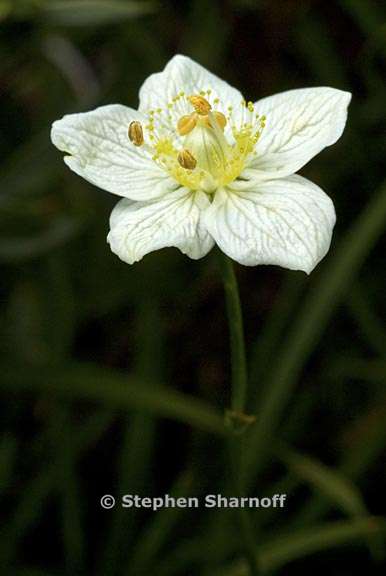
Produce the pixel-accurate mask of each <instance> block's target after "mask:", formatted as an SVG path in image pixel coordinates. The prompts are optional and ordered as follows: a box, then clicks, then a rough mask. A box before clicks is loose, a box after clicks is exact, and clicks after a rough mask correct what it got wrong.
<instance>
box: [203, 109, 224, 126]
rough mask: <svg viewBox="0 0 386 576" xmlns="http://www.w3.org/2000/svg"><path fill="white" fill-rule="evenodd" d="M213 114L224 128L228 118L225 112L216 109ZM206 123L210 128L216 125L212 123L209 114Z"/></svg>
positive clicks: (218, 123)
mask: <svg viewBox="0 0 386 576" xmlns="http://www.w3.org/2000/svg"><path fill="white" fill-rule="evenodd" d="M212 114H213V116H214V118H215V120H216V123H217V125H218V126H219V127H220V128H221V130H224V128H225V126H226V123H227V119H226V118H225V116H224V114H223V113H222V112H217V111H216V110H215V111H214V112H212ZM205 123H206V125H207V126H209V128H214V126H212V125H211V123H210V118H209V116H207V117H206V118H205Z"/></svg>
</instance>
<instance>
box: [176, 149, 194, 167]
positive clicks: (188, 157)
mask: <svg viewBox="0 0 386 576" xmlns="http://www.w3.org/2000/svg"><path fill="white" fill-rule="evenodd" d="M177 160H178V163H179V165H180V166H182V168H185V170H194V168H195V167H196V166H197V160H196V159H195V157H194V156H193V154H191V153H190V152H189V150H186V148H184V150H181V152H180V153H179V154H178V156H177Z"/></svg>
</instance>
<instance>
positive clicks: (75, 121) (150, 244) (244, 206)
mask: <svg viewBox="0 0 386 576" xmlns="http://www.w3.org/2000/svg"><path fill="white" fill-rule="evenodd" d="M350 98H351V95H350V94H349V93H348V92H342V91H341V90H336V89H334V88H304V89H300V90H290V91H288V92H283V93H282V94H277V95H276V96H271V97H268V98H263V99H262V100H259V101H257V102H255V103H252V102H248V103H247V102H245V100H244V99H243V97H242V95H241V93H240V92H239V91H238V90H236V89H235V88H232V87H231V86H229V85H228V84H227V83H226V82H224V81H223V80H220V79H219V78H217V77H216V76H214V75H213V74H211V73H210V72H208V71H207V70H205V68H203V67H202V66H200V65H199V64H196V63H195V62H193V61H192V60H190V59H189V58H187V57H185V56H175V57H174V58H172V60H171V61H170V62H169V63H168V65H167V66H166V68H165V70H164V71H163V72H160V73H158V74H152V75H151V76H150V77H149V78H148V79H147V80H146V81H145V83H144V84H143V86H142V88H141V90H140V93H139V99H140V104H139V109H138V111H136V110H132V109H131V108H128V107H126V106H121V105H118V104H116V105H111V106H102V107H100V108H97V109H96V110H94V111H92V112H87V113H83V114H71V115H68V116H64V118H62V119H61V120H58V121H57V122H54V124H53V126H52V142H53V143H54V144H55V146H57V147H58V148H59V149H60V150H63V151H64V152H67V153H68V154H69V156H65V158H64V161H65V162H66V164H67V165H68V166H69V167H70V168H71V169H72V170H73V171H74V172H76V173H77V174H79V175H80V176H83V178H85V179H86V180H88V181H89V182H92V183H93V184H95V185H97V186H99V187H100V188H103V189H104V190H107V191H108V192H112V193H113V194H117V195H118V196H123V199H122V200H120V202H118V204H117V205H116V207H115V208H114V210H113V212H112V214H111V218H110V228H111V229H110V233H109V235H108V242H109V243H110V246H111V249H112V251H113V252H115V253H116V254H117V255H118V256H119V257H120V258H121V259H122V260H124V261H125V262H128V263H130V264H132V263H133V262H135V261H138V260H140V259H141V258H142V257H143V256H144V255H145V254H147V253H149V252H151V251H153V250H157V249H158V248H163V247H165V246H176V247H177V248H179V249H180V250H181V251H182V252H184V253H185V254H187V255H188V256H190V257H191V258H195V259H196V258H201V257H202V256H204V255H205V254H207V253H208V252H209V250H210V249H211V248H212V247H213V245H214V243H217V244H218V246H219V247H220V248H221V250H223V252H225V253H226V254H228V255H229V256H230V257H231V258H233V259H234V260H237V261H238V262H240V263H241V264H245V265H248V266H254V265H256V264H277V265H279V266H284V267H285V268H291V269H293V270H304V271H305V272H307V273H309V272H310V271H311V270H312V269H313V268H314V267H315V266H316V264H317V263H318V262H319V261H320V260H321V259H322V258H323V256H324V255H325V254H326V253H327V251H328V249H329V246H330V242H331V235H332V229H333V227H334V224H335V211H334V206H333V204H332V202H331V200H330V199H329V197H328V196H327V195H326V194H325V193H324V192H323V191H322V190H321V189H320V188H319V187H318V186H316V185H315V184H313V183H312V182H310V181H309V180H307V179H306V178H303V177H301V176H298V175H296V174H294V173H295V172H296V171H297V170H299V169H300V168H301V167H302V166H304V164H306V163H307V162H308V161H309V160H310V159H311V158H312V157H313V156H315V154H317V153H318V152H320V151H321V150H322V149H323V148H324V147H325V146H330V145H331V144H334V142H336V141H337V140H338V138H339V137H340V136H341V134H342V132H343V129H344V126H345V123H346V117H347V106H348V104H349V102H350Z"/></svg>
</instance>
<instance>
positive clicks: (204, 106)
mask: <svg viewBox="0 0 386 576" xmlns="http://www.w3.org/2000/svg"><path fill="white" fill-rule="evenodd" d="M188 100H189V102H190V103H191V105H192V106H193V108H194V109H195V111H196V112H197V114H201V115H203V116H206V114H208V112H209V111H210V110H211V109H212V106H211V105H210V104H209V102H208V100H206V98H204V97H203V96H195V95H193V96H189V98H188Z"/></svg>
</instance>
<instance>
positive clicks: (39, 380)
mask: <svg viewBox="0 0 386 576" xmlns="http://www.w3.org/2000/svg"><path fill="white" fill-rule="evenodd" d="M1 383H2V385H3V388H5V389H6V390H7V391H8V392H11V393H15V392H20V391H31V392H34V393H37V392H39V393H41V392H45V393H46V394H54V395H59V396H61V397H64V398H72V399H78V400H80V399H84V400H87V401H89V402H90V401H91V402H100V403H102V404H103V405H104V406H110V407H112V408H116V409H121V410H124V409H126V410H136V411H138V410H139V411H144V412H148V413H151V414H154V415H157V416H160V417H164V418H171V419H173V420H177V421H179V422H183V423H185V424H188V425H190V426H196V427H197V428H201V429H202V430H206V431H207V432H212V433H214V434H221V435H222V434H225V427H224V425H223V417H222V415H221V414H220V413H219V412H218V411H217V410H216V409H214V408H212V407H211V406H210V405H208V404H206V403H205V402H202V401H201V400H199V399H198V398H194V397H192V396H188V395H187V394H182V393H181V392H178V391H177V390H174V389H172V388H167V387H165V386H163V385H157V386H149V385H146V382H144V381H141V380H139V379H136V378H135V377H132V376H129V375H127V374H122V373H119V372H116V371H113V370H106V369H104V368H103V367H99V366H95V365H92V364H86V363H84V364H82V363H78V364H73V365H72V366H71V365H70V367H63V369H61V368H58V367H57V368H56V369H55V370H53V369H52V368H49V367H47V368H46V370H44V368H43V367H40V368H39V369H34V368H33V367H30V368H29V370H28V372H26V371H25V369H23V368H20V367H12V366H8V367H4V370H3V373H2V375H1Z"/></svg>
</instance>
